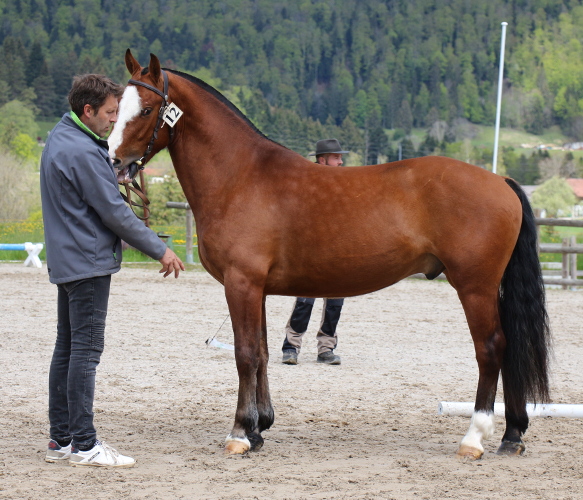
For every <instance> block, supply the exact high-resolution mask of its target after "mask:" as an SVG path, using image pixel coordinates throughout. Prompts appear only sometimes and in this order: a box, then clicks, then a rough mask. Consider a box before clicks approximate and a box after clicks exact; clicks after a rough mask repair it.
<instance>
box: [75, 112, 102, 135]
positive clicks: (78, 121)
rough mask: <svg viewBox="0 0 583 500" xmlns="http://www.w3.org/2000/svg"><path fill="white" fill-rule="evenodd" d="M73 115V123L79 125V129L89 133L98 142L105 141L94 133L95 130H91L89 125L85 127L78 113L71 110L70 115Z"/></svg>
mask: <svg viewBox="0 0 583 500" xmlns="http://www.w3.org/2000/svg"><path fill="white" fill-rule="evenodd" d="M69 114H70V115H71V118H73V121H74V122H75V123H76V124H77V125H79V127H81V129H82V130H84V131H85V132H87V133H88V134H89V135H91V137H94V138H95V139H97V140H98V141H103V140H105V139H103V138H102V137H99V136H98V135H97V134H96V133H95V132H93V130H91V129H90V128H89V127H88V126H87V125H85V124H84V123H83V122H82V121H81V120H80V119H79V117H78V116H77V115H76V113H75V112H74V111H72V110H71V112H70V113H69Z"/></svg>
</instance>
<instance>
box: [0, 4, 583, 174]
mask: <svg viewBox="0 0 583 500" xmlns="http://www.w3.org/2000/svg"><path fill="white" fill-rule="evenodd" d="M0 11H1V17H0V18H1V22H0V44H1V47H0V106H1V105H3V104H5V103H7V102H10V101H13V100H18V101H20V102H21V103H24V104H25V105H26V106H28V107H29V108H30V109H32V110H33V111H34V113H35V114H36V115H37V116H40V117H46V118H52V117H55V116H59V115H61V114H62V113H64V112H66V111H67V110H68V106H67V101H66V95H67V92H68V90H69V88H70V84H71V79H72V77H73V75H75V74H79V73H86V72H99V73H105V74H108V75H110V76H111V77H113V78H114V79H116V80H117V81H119V82H125V81H126V79H127V72H126V69H125V65H124V62H123V55H124V52H125V50H126V49H127V48H131V49H132V52H133V53H134V55H135V56H136V57H137V58H138V59H139V60H140V61H141V62H142V64H146V63H147V61H148V57H149V53H150V52H153V53H155V54H157V55H158V56H159V57H160V59H161V61H162V62H163V65H164V66H166V67H169V68H175V69H179V70H181V71H186V72H189V73H192V74H196V75H197V76H201V75H206V76H208V79H210V80H211V82H209V83H211V84H213V83H214V85H215V86H217V87H218V88H219V90H221V91H223V92H224V93H226V94H227V96H228V97H229V98H231V99H232V100H233V101H234V102H235V104H236V105H238V106H239V107H240V108H241V109H242V111H243V112H244V113H246V114H247V116H248V117H249V118H250V119H251V120H252V121H253V122H254V123H255V124H256V125H257V126H258V128H259V129H260V130H262V131H263V132H264V133H265V134H266V135H268V136H269V137H271V138H273V139H274V140H276V141H278V142H281V143H283V144H284V145H286V146H288V147H290V148H292V149H294V150H296V151H298V152H300V153H307V152H308V151H310V150H311V149H312V148H313V143H314V141H315V140H316V139H317V138H319V137H324V136H332V135H334V136H338V138H339V139H341V140H343V144H344V143H345V144H346V147H348V148H351V149H352V150H355V151H358V152H359V154H360V155H361V157H362V159H363V163H375V162H376V161H377V160H378V159H379V157H384V158H388V159H392V158H396V157H397V156H398V154H399V152H397V151H395V150H392V149H391V148H390V141H389V139H394V138H393V137H388V136H387V134H386V132H385V131H386V130H387V129H390V130H394V131H397V132H396V133H397V134H402V135H403V136H405V135H406V134H408V133H409V132H410V131H411V129H412V128H413V127H427V128H430V127H432V126H433V125H434V124H436V123H445V124H446V125H447V126H448V127H449V129H450V130H451V131H455V130H456V125H455V124H456V122H457V123H459V121H460V120H462V121H464V120H465V121H466V122H469V123H475V124H493V123H494V118H495V104H496V91H497V78H498V64H499V51H500V34H501V27H500V23H501V21H507V22H508V23H509V26H508V33H507V42H506V47H507V50H506V72H505V80H504V93H505V96H506V99H505V102H504V107H503V116H502V125H503V126H509V127H514V128H522V129H525V130H527V131H529V132H532V133H535V134H537V133H541V132H542V131H543V130H544V129H545V128H547V127H549V126H551V125H559V126H560V127H561V129H562V130H563V132H564V133H566V134H567V135H569V136H571V137H573V138H581V136H583V99H582V98H581V96H582V95H583V59H582V58H581V49H582V43H583V0H491V1H489V2H483V1H482V0H440V1H437V0H325V1H322V0H286V1H285V2H284V1H272V0H220V1H216V0H193V1H189V2H179V1H178V0H135V1H133V2H115V1H113V0H5V1H4V2H2V3H0ZM203 79H205V78H204V77H203ZM458 128H459V127H458ZM460 139H463V137H461V136H456V135H455V133H453V132H450V134H449V135H448V136H447V137H446V138H445V140H446V142H447V141H450V142H455V141H456V140H457V141H459V140H460ZM441 142H442V141H441Z"/></svg>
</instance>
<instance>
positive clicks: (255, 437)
mask: <svg viewBox="0 0 583 500" xmlns="http://www.w3.org/2000/svg"><path fill="white" fill-rule="evenodd" d="M247 438H248V439H249V442H250V443H251V448H250V449H249V451H259V450H260V449H261V448H263V443H264V441H263V437H262V436H261V434H259V433H258V432H251V433H250V434H247Z"/></svg>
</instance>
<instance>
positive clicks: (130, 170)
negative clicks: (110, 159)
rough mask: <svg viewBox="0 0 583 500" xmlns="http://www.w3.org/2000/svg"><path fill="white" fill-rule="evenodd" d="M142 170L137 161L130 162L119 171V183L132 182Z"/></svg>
mask: <svg viewBox="0 0 583 500" xmlns="http://www.w3.org/2000/svg"><path fill="white" fill-rule="evenodd" d="M139 171H140V166H139V165H138V164H137V163H136V162H132V163H130V164H129V165H128V166H126V167H123V168H122V169H121V170H118V172H117V183H118V184H129V183H130V182H132V181H133V180H134V179H135V177H136V175H138V172H139Z"/></svg>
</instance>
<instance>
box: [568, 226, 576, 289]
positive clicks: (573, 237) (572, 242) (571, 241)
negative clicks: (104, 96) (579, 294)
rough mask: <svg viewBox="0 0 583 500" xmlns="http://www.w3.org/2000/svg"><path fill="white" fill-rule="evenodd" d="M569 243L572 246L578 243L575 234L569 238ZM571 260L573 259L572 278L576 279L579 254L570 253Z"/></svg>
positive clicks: (571, 266)
mask: <svg viewBox="0 0 583 500" xmlns="http://www.w3.org/2000/svg"><path fill="white" fill-rule="evenodd" d="M569 240H570V241H569V243H570V246H572V247H574V246H575V245H576V244H577V239H576V238H575V236H571V237H570V238H569ZM569 256H570V260H571V265H570V268H571V269H570V271H571V273H570V274H571V279H572V280H576V279H577V254H576V253H570V254H569Z"/></svg>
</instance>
